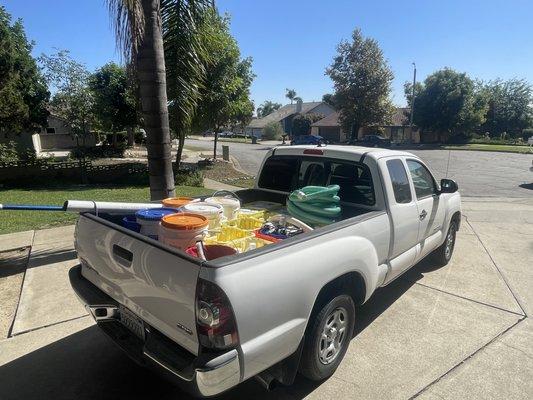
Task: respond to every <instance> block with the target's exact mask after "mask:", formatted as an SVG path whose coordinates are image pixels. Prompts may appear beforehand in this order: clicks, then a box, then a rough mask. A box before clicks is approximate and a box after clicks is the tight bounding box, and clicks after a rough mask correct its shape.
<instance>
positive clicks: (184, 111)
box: [161, 0, 215, 171]
mask: <svg viewBox="0 0 533 400" xmlns="http://www.w3.org/2000/svg"><path fill="white" fill-rule="evenodd" d="M209 12H215V11H214V2H213V1H212V0H181V1H174V0H162V1H161V14H162V22H163V43H164V49H165V65H166V75H167V96H168V103H169V115H170V121H169V122H170V127H171V128H172V131H173V132H174V134H175V136H176V137H177V138H178V151H177V154H176V164H175V169H176V171H177V170H178V169H179V165H180V162H181V156H182V153H183V146H184V143H185V136H186V135H187V133H189V132H190V131H191V124H192V122H193V118H194V115H195V113H196V109H197V106H198V102H199V101H200V91H201V88H202V87H203V86H204V84H205V79H206V64H208V62H209V59H210V57H211V55H210V54H209V53H208V52H207V51H206V49H205V45H204V42H205V41H206V40H209V37H206V35H208V34H209V30H208V29H205V28H206V15H207V13H209Z"/></svg>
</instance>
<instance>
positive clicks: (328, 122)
mask: <svg viewBox="0 0 533 400" xmlns="http://www.w3.org/2000/svg"><path fill="white" fill-rule="evenodd" d="M409 110H410V108H409V107H396V109H395V110H394V114H393V115H392V123H391V124H390V125H385V126H402V125H406V124H408V123H409ZM340 125H341V123H340V121H339V112H334V113H333V114H330V115H328V116H327V117H325V118H322V119H321V120H320V121H317V122H315V123H314V124H313V125H311V126H322V127H325V126H340Z"/></svg>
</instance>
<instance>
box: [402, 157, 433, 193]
mask: <svg viewBox="0 0 533 400" xmlns="http://www.w3.org/2000/svg"><path fill="white" fill-rule="evenodd" d="M407 166H408V167H409V173H410V174H411V179H412V180H413V185H414V187H415V192H416V197H417V199H421V198H423V197H428V196H432V195H434V194H436V193H437V185H436V184H435V180H434V179H433V176H432V175H431V173H430V172H429V171H428V169H427V168H426V167H425V166H424V165H422V164H421V163H419V162H418V161H415V160H407Z"/></svg>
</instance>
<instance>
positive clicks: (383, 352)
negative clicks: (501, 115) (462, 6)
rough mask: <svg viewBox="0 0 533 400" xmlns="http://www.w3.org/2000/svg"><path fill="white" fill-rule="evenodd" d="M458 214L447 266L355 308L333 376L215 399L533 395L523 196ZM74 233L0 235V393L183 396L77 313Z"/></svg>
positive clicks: (530, 242)
mask: <svg viewBox="0 0 533 400" xmlns="http://www.w3.org/2000/svg"><path fill="white" fill-rule="evenodd" d="M463 211H464V215H465V217H464V218H463V223H462V225H461V230H460V231H459V234H458V239H457V247H456V253H455V255H454V257H453V259H452V262H451V263H450V264H449V265H448V266H446V267H444V268H440V269H439V268H435V266H433V265H431V264H430V263H428V262H422V263H420V264H419V265H417V266H416V267H414V269H412V270H411V271H410V272H409V273H408V274H407V275H405V276H403V277H402V278H400V279H399V280H397V281H395V282H393V283H392V284H390V285H389V286H387V287H385V288H382V289H380V290H378V291H377V292H376V293H375V294H374V296H373V297H372V298H371V299H370V301H369V302H367V303H366V304H365V305H363V306H361V307H359V309H358V310H357V312H356V315H357V318H356V331H357V336H356V337H355V338H354V339H353V340H352V342H351V345H350V348H349V350H348V353H347V355H346V357H345V359H344V361H343V362H342V364H341V365H340V367H339V369H338V370H337V372H336V373H335V374H334V376H333V377H332V378H330V379H328V380H326V381H324V382H323V383H320V384H317V383H311V382H308V381H305V380H304V379H302V378H298V380H297V381H296V383H295V384H294V385H293V386H291V387H288V388H278V389H276V390H274V391H273V392H270V393H269V392H265V391H264V389H263V388H262V387H261V386H260V385H259V384H258V383H256V382H255V381H254V380H250V381H247V382H245V383H244V384H241V385H240V386H238V387H237V388H235V389H233V390H231V391H230V392H228V393H227V394H225V395H224V396H222V397H221V398H223V399H236V398H241V399H242V398H258V399H302V398H309V399H335V400H341V399H354V398H360V399H376V398H390V399H407V398H412V397H420V398H423V399H437V398H445V399H457V398H461V399H487V398H494V399H495V398H506V399H526V398H531V393H533V381H532V380H531V376H533V352H532V347H531V343H532V342H533V325H532V324H531V322H530V320H529V318H527V317H526V315H531V313H532V312H533V291H532V290H531V287H532V286H533V272H532V271H533V270H532V269H531V265H533V253H532V251H531V249H532V248H533V232H532V231H531V226H532V225H531V224H533V199H531V198H529V199H494V198H493V199H487V198H477V199H476V198H470V199H465V200H464V202H463ZM72 235H73V227H72V226H70V227H61V228H53V229H49V230H43V231H29V232H23V233H17V234H12V235H4V236H1V237H0V250H1V251H2V253H0V254H9V255H10V258H9V259H7V260H6V259H3V260H0V262H1V263H2V266H3V267H6V263H7V264H10V263H11V264H13V263H14V264H13V267H12V268H11V269H5V268H3V269H2V271H7V272H5V273H3V275H0V287H1V283H2V282H3V281H2V279H8V278H9V279H11V281H12V282H16V281H17V279H19V278H20V279H22V278H23V280H24V282H23V286H22V292H21V297H20V303H19V306H18V310H16V317H15V323H14V325H13V327H12V331H11V335H12V337H9V338H5V337H6V335H5V334H4V336H3V339H0V371H1V372H0V398H1V399H2V400H10V399H26V400H31V399H43V398H51V399H77V400H85V399H86V400H93V399H114V400H115V399H124V400H133V399H147V398H158V399H187V398H189V396H188V395H186V394H184V393H183V392H182V391H180V390H179V389H178V388H176V387H175V386H173V385H171V384H169V383H167V382H166V381H164V380H163V379H162V378H160V377H159V376H157V375H154V374H152V373H151V372H149V371H147V370H145V369H143V368H141V367H138V366H137V365H136V364H134V363H133V362H132V361H130V360H129V359H128V358H127V357H126V356H125V355H124V354H123V353H122V352H121V351H120V350H118V349H117V348H116V346H115V345H114V344H112V343H111V342H110V341H109V340H108V339H107V338H105V336H104V335H103V334H102V333H101V332H99V330H98V328H97V327H96V326H95V325H94V324H93V322H92V319H91V318H90V317H88V316H86V312H85V309H84V308H83V307H82V306H81V304H80V303H79V302H78V300H77V299H76V297H75V295H74V293H73V292H72V290H71V288H70V286H69V283H68V277H67V271H68V270H69V268H71V267H72V266H74V265H76V264H77V259H76V254H75V252H74V251H73V244H72V241H73V237H72ZM29 246H31V247H29ZM20 248H22V249H23V250H18V252H19V256H18V257H13V254H14V251H13V249H20ZM9 249H11V251H10V253H4V252H5V251H6V250H9ZM29 250H31V253H30V254H29V258H28V253H29ZM15 253H16V251H15ZM24 261H26V262H27V263H28V268H27V270H26V271H25V274H24V268H22V269H21V268H20V264H21V262H22V263H24ZM15 264H16V265H15ZM17 295H18V293H17ZM8 300H9V299H3V302H2V306H3V307H8V308H9V307H11V308H12V312H14V311H15V310H14V308H13V302H9V301H8ZM2 311H3V313H0V317H2V315H3V316H4V318H5V315H6V311H7V314H9V311H10V310H8V309H5V310H2ZM4 333H5V332H4Z"/></svg>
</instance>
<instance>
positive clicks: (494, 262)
mask: <svg viewBox="0 0 533 400" xmlns="http://www.w3.org/2000/svg"><path fill="white" fill-rule="evenodd" d="M465 219H466V223H467V224H468V226H470V228H471V229H472V232H474V235H476V237H477V240H479V243H481V246H483V249H484V250H485V252H486V253H487V255H488V256H489V258H490V261H491V262H492V264H493V265H494V267H495V268H496V271H498V274H499V275H500V277H501V279H502V280H503V282H504V283H505V286H507V289H509V292H510V293H511V295H512V296H513V298H514V300H515V301H516V304H518V307H520V309H521V310H522V312H523V313H524V315H525V316H526V317H527V316H528V315H527V313H526V310H525V309H524V307H523V306H522V303H521V301H520V300H519V298H518V296H517V294H516V293H515V292H514V290H513V288H512V287H511V285H510V283H509V282H508V281H507V277H506V276H505V275H504V274H503V272H502V271H501V270H500V268H499V267H498V264H496V261H494V258H492V254H490V252H489V250H488V249H487V246H485V243H483V241H482V240H481V237H479V234H478V233H477V232H476V230H475V229H474V227H473V226H472V224H471V223H470V221H469V220H468V217H467V216H466V215H465Z"/></svg>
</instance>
